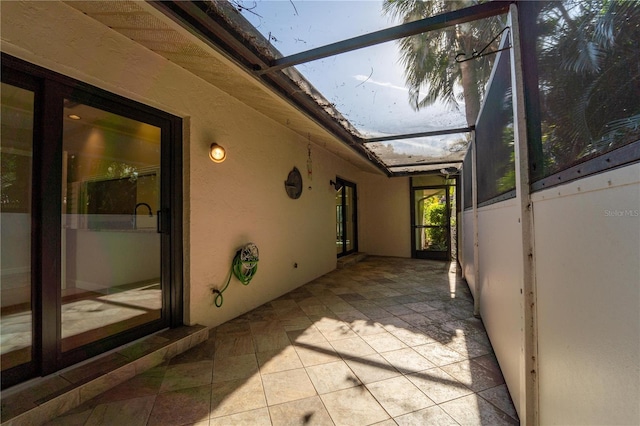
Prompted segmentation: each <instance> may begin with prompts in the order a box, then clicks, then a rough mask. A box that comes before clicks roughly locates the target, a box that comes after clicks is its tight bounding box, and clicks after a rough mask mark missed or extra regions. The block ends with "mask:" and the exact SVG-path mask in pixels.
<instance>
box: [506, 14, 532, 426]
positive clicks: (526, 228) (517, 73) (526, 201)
mask: <svg viewBox="0 0 640 426" xmlns="http://www.w3.org/2000/svg"><path fill="white" fill-rule="evenodd" d="M509 20H510V22H511V24H510V25H511V46H512V48H511V50H510V55H511V82H512V87H513V88H512V93H513V115H514V126H515V128H514V135H515V156H516V192H517V198H518V201H519V204H520V230H521V235H522V253H523V256H522V272H523V280H522V288H521V292H522V295H523V299H522V304H523V307H524V312H523V317H524V324H523V325H524V329H523V336H522V339H523V341H522V347H523V350H524V359H523V364H524V365H523V366H522V368H521V369H520V371H521V377H520V379H521V380H520V421H521V423H522V424H525V425H537V424H538V422H539V418H538V346H537V343H538V330H537V321H536V309H537V306H536V302H537V301H536V276H535V271H536V270H535V250H534V222H533V204H532V202H531V192H530V184H529V151H528V140H527V121H526V116H525V98H524V93H525V92H524V81H523V68H522V54H523V52H522V51H521V44H520V27H519V23H518V9H517V6H516V5H515V4H512V5H511V6H510V8H509Z"/></svg>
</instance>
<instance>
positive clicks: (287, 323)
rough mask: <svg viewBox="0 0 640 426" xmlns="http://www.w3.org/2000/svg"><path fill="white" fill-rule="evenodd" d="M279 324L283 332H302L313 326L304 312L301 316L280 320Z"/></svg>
mask: <svg viewBox="0 0 640 426" xmlns="http://www.w3.org/2000/svg"><path fill="white" fill-rule="evenodd" d="M280 322H281V323H282V327H283V328H284V330H285V331H293V330H304V329H306V328H308V327H311V326H312V325H313V323H312V322H311V320H310V319H309V317H308V316H307V314H305V313H304V312H303V313H302V315H301V316H297V317H287V318H282V319H281V320H280Z"/></svg>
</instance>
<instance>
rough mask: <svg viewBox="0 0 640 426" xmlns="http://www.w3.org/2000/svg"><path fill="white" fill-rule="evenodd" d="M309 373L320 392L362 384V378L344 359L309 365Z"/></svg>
mask: <svg viewBox="0 0 640 426" xmlns="http://www.w3.org/2000/svg"><path fill="white" fill-rule="evenodd" d="M307 374H308V375H309V378H310V379H311V382H312V383H313V386H314V387H315V388H316V391H317V392H318V393H319V394H323V393H328V392H334V391H337V390H341V389H347V388H350V387H354V386H358V385H360V380H358V378H357V377H356V376H355V374H353V371H351V369H350V368H349V366H348V365H347V364H346V363H345V362H344V361H337V362H330V363H328V364H320V365H314V366H312V367H307Z"/></svg>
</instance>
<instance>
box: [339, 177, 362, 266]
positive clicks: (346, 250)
mask: <svg viewBox="0 0 640 426" xmlns="http://www.w3.org/2000/svg"><path fill="white" fill-rule="evenodd" d="M335 188H336V250H337V253H338V257H340V256H344V255H347V254H350V253H354V252H356V251H358V222H357V195H356V184H355V183H352V182H348V181H346V180H343V179H340V178H336V184H335Z"/></svg>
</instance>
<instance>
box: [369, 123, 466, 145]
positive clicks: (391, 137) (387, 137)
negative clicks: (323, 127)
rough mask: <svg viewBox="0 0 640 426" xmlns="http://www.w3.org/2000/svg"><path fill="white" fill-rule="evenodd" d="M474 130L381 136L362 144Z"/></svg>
mask: <svg viewBox="0 0 640 426" xmlns="http://www.w3.org/2000/svg"><path fill="white" fill-rule="evenodd" d="M473 129H474V127H473V126H471V127H460V128H458V129H446V130H434V131H432V132H419V133H405V134H401V135H391V136H380V137H377V138H366V139H363V140H362V143H373V142H385V141H395V140H400V139H412V138H424V137H428V136H440V135H452V134H455V133H468V132H470V131H472V130H473Z"/></svg>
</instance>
